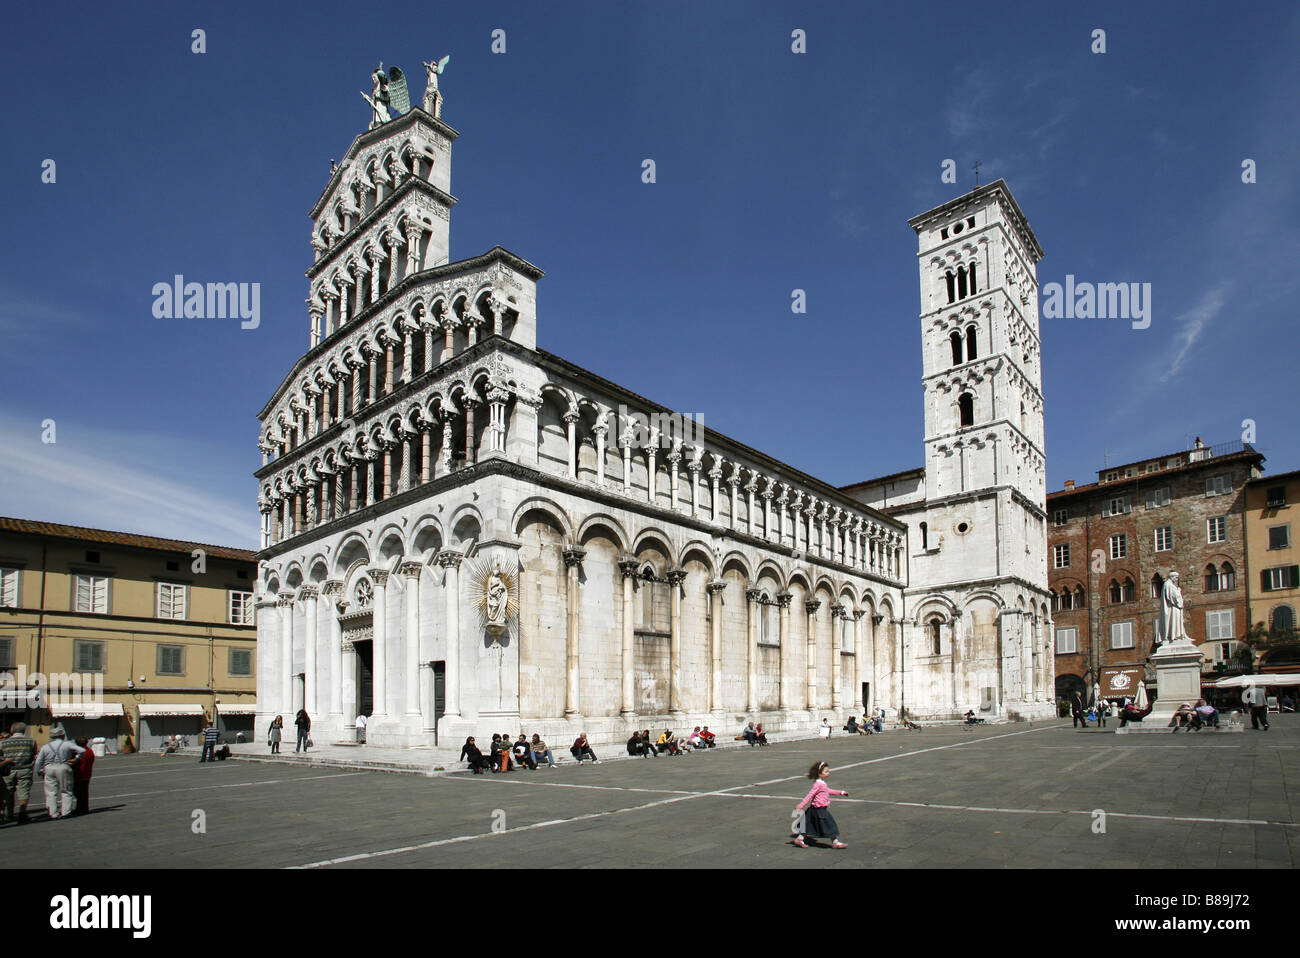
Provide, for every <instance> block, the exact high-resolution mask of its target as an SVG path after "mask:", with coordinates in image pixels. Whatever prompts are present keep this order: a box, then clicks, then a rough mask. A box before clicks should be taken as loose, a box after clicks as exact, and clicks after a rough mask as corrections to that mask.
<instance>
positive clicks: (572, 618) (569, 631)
mask: <svg viewBox="0 0 1300 958" xmlns="http://www.w3.org/2000/svg"><path fill="white" fill-rule="evenodd" d="M586 554H587V553H586V551H585V550H583V549H565V550H564V551H563V552H562V553H561V556H562V557H563V559H564V569H565V604H566V605H567V609H566V613H567V614H566V617H565V644H564V660H565V661H564V666H565V668H564V674H565V687H564V714H565V716H566V717H570V716H578V715H581V714H582V705H581V701H582V700H581V691H582V689H581V684H580V681H579V679H580V676H581V673H580V665H581V660H580V658H579V656H580V649H579V645H578V636H579V632H580V629H581V608H582V598H581V593H580V592H579V583H578V572H579V571H580V569H581V568H582V560H583V557H584V556H586Z"/></svg>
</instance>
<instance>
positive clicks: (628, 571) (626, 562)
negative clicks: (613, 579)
mask: <svg viewBox="0 0 1300 958" xmlns="http://www.w3.org/2000/svg"><path fill="white" fill-rule="evenodd" d="M636 567H637V562H636V557H635V556H624V557H623V558H621V559H619V560H618V571H619V572H620V573H622V575H623V578H624V579H634V578H636Z"/></svg>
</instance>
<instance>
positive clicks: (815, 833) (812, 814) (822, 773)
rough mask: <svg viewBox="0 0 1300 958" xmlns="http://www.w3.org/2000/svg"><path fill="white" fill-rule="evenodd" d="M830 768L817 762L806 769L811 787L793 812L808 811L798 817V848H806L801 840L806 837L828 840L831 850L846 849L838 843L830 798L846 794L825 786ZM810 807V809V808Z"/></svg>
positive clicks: (795, 841)
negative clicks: (811, 783)
mask: <svg viewBox="0 0 1300 958" xmlns="http://www.w3.org/2000/svg"><path fill="white" fill-rule="evenodd" d="M830 774H831V767H830V766H829V765H827V764H826V763H825V762H818V763H816V764H815V765H813V767H812V768H810V769H808V777H809V778H811V779H812V780H813V787H812V788H810V789H809V790H808V794H807V795H805V796H804V799H803V801H802V802H800V803H799V804H798V805H797V806H795V810H796V811H799V812H803V810H804V809H805V808H807V809H808V811H807V812H806V813H805V814H803V815H801V816H800V822H799V827H798V835H796V836H795V840H794V843H795V844H796V845H798V846H799V847H800V848H807V847H808V845H807V843H806V842H804V840H803V838H804V836H805V835H807V836H808V837H809V838H829V839H830V840H831V848H848V847H849V846H848V845H845V844H844V843H843V842H842V841H840V827H839V826H838V825H836V824H835V819H834V818H832V817H831V809H830V805H831V796H832V795H847V794H849V793H848V792H841V791H839V790H838V789H834V788H831V787H830V786H829V785H827V784H826V779H828V778H829V777H830ZM810 806H811V807H810Z"/></svg>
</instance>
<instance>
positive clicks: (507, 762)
mask: <svg viewBox="0 0 1300 958" xmlns="http://www.w3.org/2000/svg"><path fill="white" fill-rule="evenodd" d="M569 751H570V752H571V753H573V757H574V758H575V759H577V760H578V764H579V765H581V764H582V761H583V759H585V758H590V759H591V760H592V761H593V762H597V761H599V760H598V759H597V758H596V753H595V752H593V751H592V750H591V746H590V745H588V744H587V735H586V733H585V732H584V733H583V734H582V735H579V736H578V738H577V740H576V741H575V742H574V743H573V747H572V748H570V749H569ZM458 761H462V762H468V763H469V767H470V768H471V769H473V771H474V774H475V775H482V774H483V771H484V770H485V769H489V770H491V771H492V772H494V773H496V772H510V771H513V770H514V769H515V768H516V767H518V766H523V767H524V768H527V769H529V770H531V771H536V769H537V767H538V766H539V765H541V763H542V762H545V763H546V765H547V767H548V768H555V754H554V753H553V752H552V750H551V748H550V746H548V745H547V744H546V742H544V741H543V740H542V737H541V736H540V735H538V734H537V733H533V737H532V738H531V739H530V738H528V736H526V735H525V734H524V733H523V732H520V733H519V738H518V739H516V740H515V741H514V742H511V741H510V735H509V733H506V734H504V735H493V736H492V746H491V748H490V749H489V752H488V754H487V755H484V754H483V751H482V749H480V748H479V747H478V744H477V743H476V742H475V741H474V736H473V735H471V736H470V737H469V738H467V739H465V744H464V745H462V746H461V748H460V758H459V759H458Z"/></svg>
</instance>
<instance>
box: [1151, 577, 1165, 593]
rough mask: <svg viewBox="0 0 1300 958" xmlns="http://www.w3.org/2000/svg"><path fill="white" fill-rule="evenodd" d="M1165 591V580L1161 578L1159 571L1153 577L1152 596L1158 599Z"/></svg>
mask: <svg viewBox="0 0 1300 958" xmlns="http://www.w3.org/2000/svg"><path fill="white" fill-rule="evenodd" d="M1164 592H1165V580H1164V579H1162V578H1160V573H1159V572H1157V573H1156V574H1155V575H1153V576H1152V577H1151V598H1153V599H1158V598H1160V597H1161V596H1162V595H1164Z"/></svg>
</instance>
